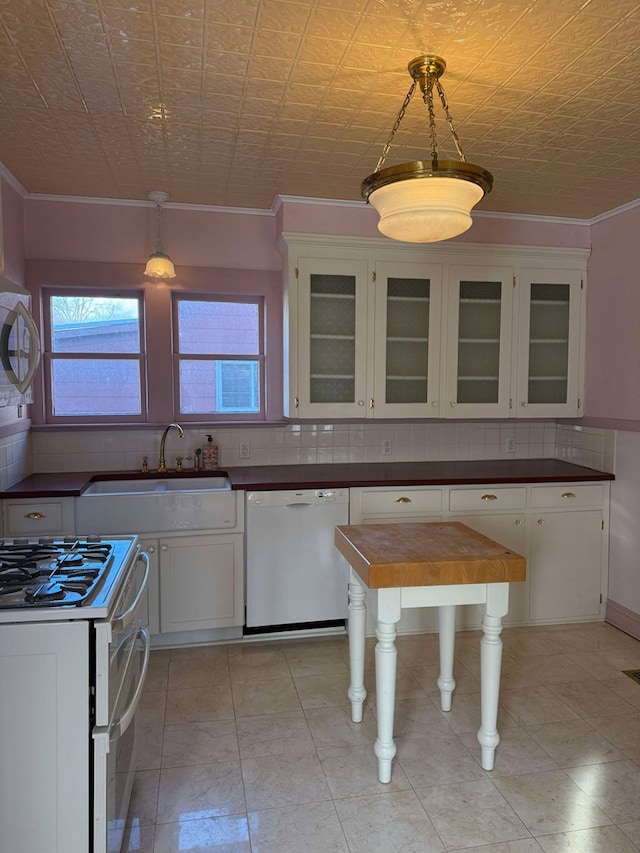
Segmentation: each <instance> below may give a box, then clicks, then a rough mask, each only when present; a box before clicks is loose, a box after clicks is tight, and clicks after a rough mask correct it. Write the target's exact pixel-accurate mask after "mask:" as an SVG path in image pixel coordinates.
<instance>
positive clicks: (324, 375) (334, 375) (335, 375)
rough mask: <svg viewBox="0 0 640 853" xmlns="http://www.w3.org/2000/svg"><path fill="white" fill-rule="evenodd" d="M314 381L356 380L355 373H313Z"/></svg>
mask: <svg viewBox="0 0 640 853" xmlns="http://www.w3.org/2000/svg"><path fill="white" fill-rule="evenodd" d="M311 378H312V379H349V380H352V379H355V376H354V375H353V373H312V374H311Z"/></svg>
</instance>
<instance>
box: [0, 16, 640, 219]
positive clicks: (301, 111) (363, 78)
mask: <svg viewBox="0 0 640 853" xmlns="http://www.w3.org/2000/svg"><path fill="white" fill-rule="evenodd" d="M422 53H437V54H439V55H441V56H443V57H444V58H445V59H446V61H447V71H446V73H445V75H444V77H443V78H442V83H443V86H444V88H445V91H446V94H447V98H448V101H449V104H450V108H451V113H452V115H453V118H454V122H455V124H456V128H457V130H458V133H459V135H460V138H461V140H462V144H463V147H464V150H465V154H466V156H467V159H468V160H469V161H470V162H472V163H477V164H479V165H482V166H484V167H485V168H487V169H489V170H490V171H491V172H492V173H493V175H494V181H495V184H494V190H493V192H492V193H491V194H490V195H488V196H487V197H486V198H485V199H484V200H483V202H482V203H481V204H480V205H479V209H483V210H494V211H505V212H511V213H528V214H540V215H555V216H563V217H577V218H581V219H588V218H591V217H594V216H596V215H598V214H600V213H603V212H605V211H607V210H611V209H613V208H615V207H618V206H620V205H622V204H625V203H627V202H630V201H632V200H635V199H637V198H639V197H640V94H639V93H640V85H639V84H640V61H639V59H640V2H636V0H0V110H1V111H2V129H1V130H0V161H2V162H3V163H4V164H5V166H6V167H7V168H8V169H9V171H11V172H12V173H13V174H14V175H15V176H16V178H17V179H18V180H19V181H20V182H21V183H22V184H23V185H24V186H25V187H26V188H27V190H29V191H30V192H33V193H53V194H63V195H77V196H93V197H106V198H109V197H110V198H123V199H143V198H145V197H146V194H147V192H148V191H150V190H157V189H162V190H165V191H166V192H168V193H169V195H170V198H171V200H172V201H174V202H184V203H194V204H209V205H224V206H236V207H251V208H269V207H270V206H271V205H272V203H273V200H274V197H275V196H276V195H277V194H285V195H296V196H309V197H317V198H336V199H348V200H358V199H360V182H361V180H362V179H363V178H364V177H365V176H366V175H368V174H369V173H370V172H372V171H373V169H374V167H375V164H376V162H377V160H378V157H379V155H380V153H381V151H382V147H383V145H384V143H385V142H386V140H387V137H388V135H389V132H390V130H391V127H392V125H393V122H394V120H395V117H396V115H397V113H398V110H399V108H400V106H401V104H402V101H403V99H404V96H405V94H406V92H407V90H408V88H409V85H410V82H411V80H410V77H409V74H408V72H407V63H408V62H409V61H410V60H411V59H413V58H414V57H415V56H418V55H420V54H422ZM437 118H438V144H439V149H440V155H441V156H443V157H451V158H455V156H456V155H455V150H454V149H453V146H452V144H451V140H450V137H449V134H448V131H447V129H446V124H445V122H444V120H443V117H442V114H441V112H440V111H438V114H437ZM428 149H429V137H428V130H427V121H426V111H425V108H424V105H423V104H422V102H421V100H420V98H419V97H416V98H414V101H413V102H412V104H411V106H410V107H409V110H408V112H407V114H406V117H405V119H404V121H403V123H402V125H401V127H400V131H399V132H398V134H397V136H396V139H395V140H394V145H393V147H392V150H391V154H390V156H389V159H388V160H387V163H386V165H393V164H394V163H400V162H404V161H407V160H414V159H423V158H424V157H425V156H427V154H428Z"/></svg>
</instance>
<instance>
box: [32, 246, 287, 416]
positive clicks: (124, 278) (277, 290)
mask: <svg viewBox="0 0 640 853" xmlns="http://www.w3.org/2000/svg"><path fill="white" fill-rule="evenodd" d="M27 284H28V287H29V290H30V291H31V293H32V294H33V314H34V318H35V320H36V323H37V324H38V326H39V327H40V328H42V311H41V308H42V304H41V290H42V287H43V286H49V287H76V286H77V287H80V286H83V287H86V286H87V285H90V286H91V287H95V288H100V287H113V286H114V285H117V286H118V288H120V289H121V290H122V291H124V292H126V291H127V290H135V291H138V292H139V291H144V293H145V307H146V320H147V344H148V353H149V358H150V361H151V363H152V364H153V366H154V372H153V374H152V375H149V418H150V420H151V421H152V422H154V423H167V422H168V421H170V420H171V419H172V418H173V411H172V409H170V408H167V409H161V408H160V405H161V404H162V401H166V400H167V399H168V398H167V395H166V394H163V393H154V387H155V386H154V383H161V384H162V385H163V386H164V385H165V384H166V377H168V376H171V373H172V369H173V365H172V364H171V363H170V362H169V363H164V362H163V361H162V356H161V353H164V352H166V347H163V348H157V347H156V342H157V341H158V340H159V339H160V336H162V335H165V334H166V325H164V324H165V323H166V318H167V317H168V316H169V315H170V302H171V293H172V291H182V292H185V293H218V294H233V295H239V294H249V295H259V296H262V297H263V298H264V302H265V316H266V345H267V348H268V355H269V358H268V359H267V362H266V364H267V389H268V391H270V392H271V393H270V394H269V395H268V397H267V401H266V415H267V419H268V420H276V421H277V420H280V419H281V418H282V376H283V365H282V336H283V330H282V281H281V275H280V273H279V272H274V271H269V270H235V269H231V270H230V269H220V268H214V267H207V268H203V267H188V266H183V267H180V266H177V267H176V278H175V279H172V281H171V282H170V284H167V283H166V282H157V281H153V280H150V279H148V278H145V276H144V275H143V266H142V264H122V263H103V262H90V261H50V260H48V261H38V260H28V261H27ZM157 319H159V320H160V321H161V322H156V320H157ZM42 395H43V377H42V372H41V371H39V376H38V377H37V378H36V382H35V383H34V397H35V403H36V405H35V406H33V407H32V408H33V414H32V417H33V421H34V423H42V422H43V418H42V412H43V398H42Z"/></svg>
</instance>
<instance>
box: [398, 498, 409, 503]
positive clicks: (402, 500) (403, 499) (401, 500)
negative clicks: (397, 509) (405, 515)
mask: <svg viewBox="0 0 640 853" xmlns="http://www.w3.org/2000/svg"><path fill="white" fill-rule="evenodd" d="M396 503H397V504H410V503H411V498H396Z"/></svg>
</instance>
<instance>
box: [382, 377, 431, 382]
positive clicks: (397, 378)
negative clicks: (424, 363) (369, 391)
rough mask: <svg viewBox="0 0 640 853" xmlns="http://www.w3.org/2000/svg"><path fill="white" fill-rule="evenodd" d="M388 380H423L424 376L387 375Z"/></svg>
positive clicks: (424, 379)
mask: <svg viewBox="0 0 640 853" xmlns="http://www.w3.org/2000/svg"><path fill="white" fill-rule="evenodd" d="M387 381H388V382H425V381H426V377H424V376H387Z"/></svg>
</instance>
